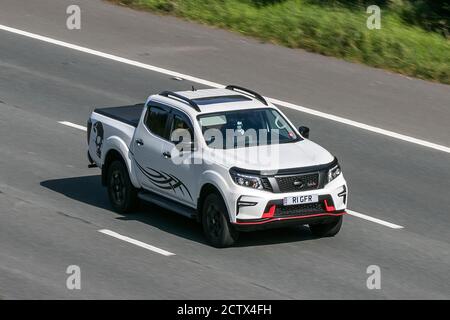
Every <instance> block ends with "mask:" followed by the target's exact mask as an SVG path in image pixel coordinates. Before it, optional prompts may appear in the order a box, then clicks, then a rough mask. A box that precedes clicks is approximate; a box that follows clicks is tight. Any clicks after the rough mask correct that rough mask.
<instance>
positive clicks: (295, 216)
mask: <svg viewBox="0 0 450 320" xmlns="http://www.w3.org/2000/svg"><path fill="white" fill-rule="evenodd" d="M236 191H238V192H236V193H234V194H233V197H230V198H231V199H233V202H231V203H229V208H230V207H233V208H234V210H233V211H234V215H232V217H231V218H232V219H231V222H232V223H233V225H234V226H235V227H236V228H237V229H240V230H247V229H255V228H256V229H263V228H269V227H270V228H271V227H278V226H284V225H292V224H310V223H319V222H326V221H327V220H333V219H336V218H337V217H339V216H342V215H344V214H345V210H346V207H347V193H348V190H347V184H346V181H345V179H344V177H343V176H342V175H340V176H339V177H337V178H336V179H335V180H333V181H332V182H330V183H328V184H327V185H325V186H324V188H322V189H316V190H309V191H303V192H291V193H272V192H267V191H256V192H254V191H253V190H252V192H249V190H248V188H244V187H241V188H239V190H236ZM243 191H245V193H244V194H243V193H241V192H243ZM312 194H314V195H318V199H319V201H318V202H317V203H312V204H299V205H294V206H285V205H283V198H284V197H290V196H298V195H312ZM230 198H229V199H230ZM231 199H230V200H231Z"/></svg>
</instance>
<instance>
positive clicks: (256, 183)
mask: <svg viewBox="0 0 450 320" xmlns="http://www.w3.org/2000/svg"><path fill="white" fill-rule="evenodd" d="M230 175H231V178H232V179H233V181H234V183H236V184H237V185H239V186H243V187H249V188H253V189H260V190H262V189H263V185H262V183H261V179H260V178H259V177H256V176H250V175H247V174H242V173H237V172H235V171H230Z"/></svg>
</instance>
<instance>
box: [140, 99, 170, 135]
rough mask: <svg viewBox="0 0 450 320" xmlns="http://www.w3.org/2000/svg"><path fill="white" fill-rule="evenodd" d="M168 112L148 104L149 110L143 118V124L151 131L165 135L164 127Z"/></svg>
mask: <svg viewBox="0 0 450 320" xmlns="http://www.w3.org/2000/svg"><path fill="white" fill-rule="evenodd" d="M168 117H169V113H168V112H167V111H166V110H164V109H163V108H160V107H156V106H149V111H148V113H147V117H146V119H145V125H146V126H147V128H148V129H149V130H150V131H151V132H152V133H153V134H156V135H158V136H160V137H162V138H166V137H165V129H166V123H167V118H168Z"/></svg>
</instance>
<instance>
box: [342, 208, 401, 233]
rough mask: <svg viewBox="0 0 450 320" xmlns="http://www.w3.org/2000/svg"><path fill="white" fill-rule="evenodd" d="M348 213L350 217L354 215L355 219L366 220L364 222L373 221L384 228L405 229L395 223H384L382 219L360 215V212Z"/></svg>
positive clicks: (348, 211) (349, 211) (350, 211)
mask: <svg viewBox="0 0 450 320" xmlns="http://www.w3.org/2000/svg"><path fill="white" fill-rule="evenodd" d="M346 211H347V213H348V214H349V215H352V216H354V217H358V218H361V219H364V220H368V221H372V222H375V223H378V224H381V225H383V226H386V227H389V228H392V229H403V227H402V226H399V225H398V224H394V223H390V222H387V221H384V220H381V219H377V218H373V217H371V216H367V215H365V214H362V213H359V212H355V211H352V210H346Z"/></svg>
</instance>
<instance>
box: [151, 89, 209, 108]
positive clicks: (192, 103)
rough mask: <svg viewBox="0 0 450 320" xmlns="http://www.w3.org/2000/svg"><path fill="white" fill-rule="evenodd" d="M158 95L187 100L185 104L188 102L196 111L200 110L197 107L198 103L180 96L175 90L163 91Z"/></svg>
mask: <svg viewBox="0 0 450 320" xmlns="http://www.w3.org/2000/svg"><path fill="white" fill-rule="evenodd" d="M159 95H160V96H163V97H167V98H170V97H174V98H177V99H179V100H183V101H184V102H187V104H189V105H190V106H191V107H192V108H194V109H195V110H196V111H199V112H200V111H201V110H200V108H199V107H198V105H197V104H196V103H195V102H194V101H192V100H191V99H189V98H186V97H184V96H182V95H180V94H178V93H175V92H172V91H163V92H161V93H160V94H159Z"/></svg>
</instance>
